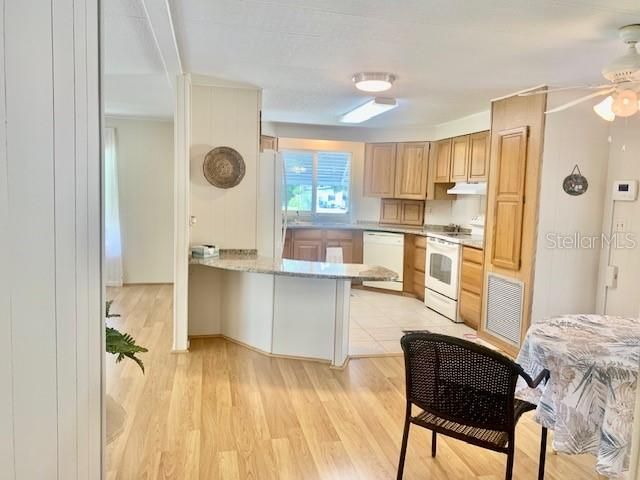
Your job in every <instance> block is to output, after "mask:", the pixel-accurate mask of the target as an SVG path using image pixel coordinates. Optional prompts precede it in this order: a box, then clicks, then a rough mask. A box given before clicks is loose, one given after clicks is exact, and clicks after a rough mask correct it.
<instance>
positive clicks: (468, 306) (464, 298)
mask: <svg viewBox="0 0 640 480" xmlns="http://www.w3.org/2000/svg"><path fill="white" fill-rule="evenodd" d="M458 304H459V307H458V308H459V312H460V318H462V320H463V321H464V323H466V324H467V325H468V326H470V327H471V328H475V329H477V328H478V326H479V325H480V318H481V316H482V311H481V310H482V297H481V296H480V295H477V294H475V293H473V292H469V291H467V290H461V291H460V298H459V299H458Z"/></svg>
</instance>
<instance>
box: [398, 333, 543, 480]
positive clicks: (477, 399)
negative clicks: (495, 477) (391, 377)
mask: <svg viewBox="0 0 640 480" xmlns="http://www.w3.org/2000/svg"><path fill="white" fill-rule="evenodd" d="M400 343H401V344H402V349H403V350H404V358H405V369H406V383H407V410H406V416H405V423H404V434H403V437H402V449H401V451H400V463H399V466H398V480H401V479H402V476H403V471H404V462H405V456H406V454H407V442H408V440H409V427H410V426H411V424H414V425H418V426H420V427H424V428H427V429H429V430H431V431H432V440H431V456H432V457H435V456H436V445H437V443H436V442H437V434H438V433H441V434H443V435H447V436H449V437H453V438H456V439H459V440H463V441H465V442H467V443H471V444H473V445H477V446H479V447H483V448H487V449H489V450H493V451H496V452H502V453H505V454H506V455H507V471H506V477H505V478H506V479H507V480H510V479H511V478H512V476H513V458H514V453H515V428H516V424H517V422H518V419H519V418H520V416H521V415H522V414H523V413H525V412H527V411H530V410H534V409H535V408H536V407H535V405H532V404H531V403H528V402H525V401H522V400H519V399H517V398H515V396H514V394H515V389H516V382H517V381H518V377H519V376H521V377H523V378H524V379H525V381H526V382H527V384H528V385H529V386H530V387H532V388H533V387H536V386H537V385H538V384H540V382H542V381H543V380H547V379H548V378H549V372H547V371H543V372H542V373H541V374H540V375H539V376H538V377H537V378H536V379H535V380H532V379H531V377H530V376H529V375H527V374H526V373H525V372H524V370H523V369H522V367H521V366H520V365H518V364H517V363H515V362H513V361H512V360H511V359H509V358H507V357H506V356H504V355H502V354H500V353H498V352H495V351H493V350H491V349H489V348H486V347H483V346H481V345H478V344H476V343H473V342H469V341H466V340H462V339H460V338H454V337H449V336H446V335H438V334H435V333H409V334H407V335H405V336H403V337H402V339H401V340H400ZM414 405H415V406H416V407H418V409H420V412H419V413H418V414H417V415H415V416H414V415H413V411H412V410H413V406H414ZM546 444H547V429H546V428H543V429H542V439H541V444H540V465H539V471H538V479H540V480H542V479H543V478H544V462H545V453H546Z"/></svg>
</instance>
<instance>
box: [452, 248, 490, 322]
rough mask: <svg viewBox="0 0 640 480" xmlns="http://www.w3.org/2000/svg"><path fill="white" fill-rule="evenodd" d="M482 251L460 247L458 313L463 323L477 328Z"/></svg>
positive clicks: (479, 307)
mask: <svg viewBox="0 0 640 480" xmlns="http://www.w3.org/2000/svg"><path fill="white" fill-rule="evenodd" d="M483 258H484V255H483V252H482V250H479V249H477V248H472V247H462V264H461V269H460V295H459V296H458V314H459V315H460V318H461V319H462V321H464V323H466V324H467V325H469V326H470V327H471V328H475V329H478V327H479V326H480V319H481V318H482V287H483V277H484V276H483V270H484V268H483Z"/></svg>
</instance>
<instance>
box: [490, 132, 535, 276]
mask: <svg viewBox="0 0 640 480" xmlns="http://www.w3.org/2000/svg"><path fill="white" fill-rule="evenodd" d="M528 136H529V127H519V128H513V129H509V130H503V131H501V132H498V133H497V137H498V138H497V152H496V157H497V160H496V168H497V172H496V173H495V177H493V178H492V179H491V182H492V183H493V184H494V185H495V186H494V187H493V188H494V192H495V204H494V212H495V213H494V224H493V232H492V235H493V238H492V241H491V242H490V244H491V245H492V252H491V263H492V264H493V265H494V266H496V267H498V268H505V269H508V270H520V263H521V251H522V218H523V213H524V186H525V177H526V172H527V170H526V168H527V165H526V164H527V140H528Z"/></svg>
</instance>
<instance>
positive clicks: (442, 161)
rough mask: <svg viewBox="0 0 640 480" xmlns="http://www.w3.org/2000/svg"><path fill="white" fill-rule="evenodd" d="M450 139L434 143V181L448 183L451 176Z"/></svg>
mask: <svg viewBox="0 0 640 480" xmlns="http://www.w3.org/2000/svg"><path fill="white" fill-rule="evenodd" d="M451 143H452V142H451V139H450V138H448V139H446V140H440V141H439V142H436V144H435V167H434V176H433V182H434V183H449V182H450V181H451V180H450V177H451Z"/></svg>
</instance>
